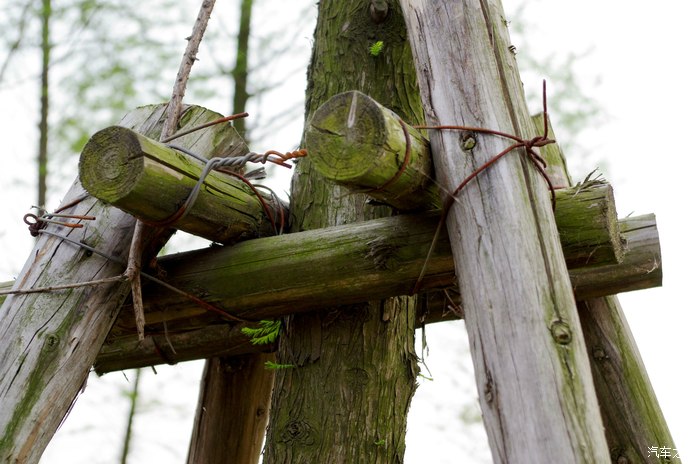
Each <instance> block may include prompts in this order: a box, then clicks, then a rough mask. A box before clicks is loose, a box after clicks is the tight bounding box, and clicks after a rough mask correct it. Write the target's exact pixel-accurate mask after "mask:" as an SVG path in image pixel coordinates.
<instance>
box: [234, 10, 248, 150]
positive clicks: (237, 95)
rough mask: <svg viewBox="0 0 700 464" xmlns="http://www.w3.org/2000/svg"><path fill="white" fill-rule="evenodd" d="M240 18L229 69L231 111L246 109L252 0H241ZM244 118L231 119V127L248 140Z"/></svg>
mask: <svg viewBox="0 0 700 464" xmlns="http://www.w3.org/2000/svg"><path fill="white" fill-rule="evenodd" d="M239 11H240V20H239V22H238V44H237V45H236V65H235V66H234V67H233V70H232V71H231V77H233V113H232V114H238V113H242V112H244V111H245V110H246V108H245V107H246V103H248V97H249V96H250V95H248V91H247V87H248V49H249V47H248V39H250V20H251V17H252V13H253V0H241V8H240V10H239ZM245 126H246V121H245V118H241V119H237V120H235V121H233V127H234V128H235V129H236V130H237V131H238V133H239V134H240V135H241V137H243V139H244V140H245V141H246V142H248V141H249V140H248V137H246V134H245Z"/></svg>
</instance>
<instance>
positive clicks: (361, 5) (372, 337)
mask: <svg viewBox="0 0 700 464" xmlns="http://www.w3.org/2000/svg"><path fill="white" fill-rule="evenodd" d="M387 3H388V7H389V11H388V15H381V14H376V12H375V14H372V13H371V9H370V4H369V2H367V1H366V0H365V1H363V0H352V1H347V2H332V1H321V2H320V3H319V15H318V23H317V26H316V32H315V35H314V51H313V54H312V59H311V64H310V68H309V83H308V88H307V102H306V113H307V119H308V118H309V117H310V115H311V114H312V113H313V112H314V111H315V109H316V108H318V107H319V106H320V104H321V103H323V102H324V101H325V100H327V99H328V98H330V97H331V96H333V95H335V94H337V93H339V92H343V91H347V90H353V89H358V90H360V91H362V92H364V93H366V94H368V95H370V96H372V97H373V98H374V99H376V100H378V101H380V102H381V103H382V104H383V105H385V106H387V107H389V108H390V109H392V110H393V111H395V112H397V113H398V114H399V115H401V116H402V117H403V118H405V119H406V120H409V121H420V120H421V119H422V110H421V108H420V102H419V98H418V95H417V92H416V91H417V88H416V82H415V73H414V70H413V67H412V65H411V60H410V49H409V48H408V44H407V42H406V40H405V28H404V24H403V18H402V17H401V12H400V9H399V7H398V4H397V2H394V1H390V2H387ZM375 21H376V22H375ZM379 40H381V41H383V42H384V51H383V52H382V53H381V54H380V55H379V56H373V55H371V54H370V53H369V47H370V46H371V45H372V44H374V43H376V42H377V41H379ZM365 200H366V197H365V196H363V195H350V194H349V192H347V191H346V190H345V189H343V188H340V187H337V186H334V185H330V184H329V183H328V182H327V181H325V180H323V179H322V178H321V177H320V176H319V175H318V173H316V172H315V170H314V169H313V168H312V167H311V166H310V164H309V163H308V162H305V161H301V162H300V163H299V164H298V165H297V170H296V172H295V176H294V179H293V184H292V205H291V211H292V212H291V214H292V227H293V230H295V231H300V230H307V229H313V228H320V227H328V226H331V225H337V224H342V223H348V222H354V221H358V220H365V219H369V218H372V217H377V216H378V215H381V214H383V215H386V214H389V213H390V211H388V210H387V209H384V208H382V209H381V210H380V209H378V207H372V206H368V205H366V201H365ZM280 278H282V279H283V278H284V276H280ZM414 322H415V301H414V300H413V299H410V298H394V299H390V300H385V301H382V302H371V303H362V304H358V305H357V306H356V307H355V308H353V309H350V308H342V309H339V310H337V311H332V310H330V311H324V312H321V313H310V314H305V315H295V316H292V317H289V318H287V319H286V323H285V326H286V330H285V331H284V333H283V334H282V336H281V338H280V348H279V352H278V362H279V363H280V364H288V365H293V366H294V367H292V368H288V369H280V370H278V371H277V372H276V377H275V388H274V392H273V399H272V412H271V417H270V425H269V429H268V434H267V441H266V446H265V454H264V462H266V463H307V462H365V463H384V462H386V463H388V462H391V463H396V462H401V461H402V460H403V453H404V448H405V441H404V440H405V431H406V413H407V411H408V407H409V404H410V400H411V397H412V396H413V393H414V390H415V379H416V375H417V371H418V369H417V365H416V356H415V353H414V349H413V340H414V339H413V332H414Z"/></svg>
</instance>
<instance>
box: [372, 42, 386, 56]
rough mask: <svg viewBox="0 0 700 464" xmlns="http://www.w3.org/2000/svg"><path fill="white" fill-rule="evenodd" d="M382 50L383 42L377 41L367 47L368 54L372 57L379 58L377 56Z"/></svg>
mask: <svg viewBox="0 0 700 464" xmlns="http://www.w3.org/2000/svg"><path fill="white" fill-rule="evenodd" d="M382 50H384V42H383V41H381V40H377V41H376V42H374V43H373V44H372V45H370V47H369V54H370V55H372V56H379V54H380V53H381V52H382Z"/></svg>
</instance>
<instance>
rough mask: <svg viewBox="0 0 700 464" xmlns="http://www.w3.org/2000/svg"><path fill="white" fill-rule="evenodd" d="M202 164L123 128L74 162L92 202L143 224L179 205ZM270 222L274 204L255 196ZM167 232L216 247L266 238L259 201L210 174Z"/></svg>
mask: <svg viewBox="0 0 700 464" xmlns="http://www.w3.org/2000/svg"><path fill="white" fill-rule="evenodd" d="M203 167H204V163H203V162H202V161H199V160H197V159H195V158H193V157H191V156H189V155H186V154H184V153H182V152H180V151H178V150H174V149H172V148H170V147H168V146H166V145H164V144H162V143H160V142H156V141H154V140H152V139H149V138H147V137H145V136H143V135H140V134H138V133H136V132H134V131H131V130H129V129H126V128H123V127H117V126H113V127H108V128H106V129H103V130H101V131H99V132H97V133H96V134H94V135H93V136H92V137H91V138H90V141H89V142H88V143H87V145H86V146H85V148H84V149H83V152H82V154H81V156H80V181H81V182H82V184H83V186H84V187H85V189H86V190H87V191H88V192H90V194H91V195H94V196H95V197H96V198H99V199H100V200H102V201H104V202H106V203H109V204H111V205H114V206H116V207H118V208H119V209H121V210H123V211H125V212H127V213H129V214H131V215H133V216H135V217H137V218H139V219H141V220H143V221H145V222H146V223H149V222H151V223H153V222H158V221H163V220H166V219H167V218H169V217H171V216H172V215H173V214H175V213H176V212H177V211H178V209H179V208H180V207H181V205H182V204H183V203H184V202H185V200H186V199H187V197H188V195H189V194H190V191H191V190H192V188H193V187H194V186H195V184H196V183H197V180H198V179H199V177H200V174H201V172H202V168H203ZM261 195H263V197H264V199H265V200H266V203H267V205H268V208H270V209H271V210H272V211H271V212H272V217H273V218H278V217H279V211H278V210H277V209H276V208H279V207H281V205H280V204H279V202H276V201H270V200H271V199H270V197H269V195H267V194H266V193H261ZM172 227H175V228H177V229H180V230H183V231H185V232H189V233H191V234H194V235H198V236H200V237H204V238H207V239H209V240H213V241H216V242H220V243H233V242H236V241H239V240H243V239H249V238H255V237H260V236H266V235H271V234H273V233H274V226H273V224H271V222H270V220H269V219H268V217H267V215H266V213H265V209H264V208H263V206H262V204H261V201H260V199H259V198H258V196H257V195H256V194H255V192H253V190H252V189H251V187H250V186H248V185H247V184H246V183H245V182H244V181H242V180H241V179H239V178H237V177H234V176H231V175H228V174H224V173H221V172H217V171H214V172H211V173H210V174H209V175H208V176H207V178H206V180H205V182H204V184H203V185H202V187H201V188H200V191H199V195H198V196H197V199H196V201H195V202H194V204H193V206H192V209H191V210H190V211H189V212H188V213H187V214H186V215H184V216H183V217H182V218H180V219H179V220H177V221H176V222H175V223H174V224H172Z"/></svg>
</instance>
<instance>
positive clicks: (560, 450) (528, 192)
mask: <svg viewBox="0 0 700 464" xmlns="http://www.w3.org/2000/svg"><path fill="white" fill-rule="evenodd" d="M401 4H402V7H403V10H404V15H405V17H406V22H407V25H408V31H409V39H410V41H411V46H412V49H413V56H414V61H415V65H416V70H417V74H418V76H419V85H420V88H421V96H422V97H423V104H424V108H425V112H426V120H427V123H428V124H456V125H468V126H477V127H487V128H492V129H496V130H500V131H503V132H508V133H515V134H516V135H520V136H523V137H526V138H529V137H533V136H535V131H534V127H533V125H532V122H531V121H530V118H529V116H528V114H527V110H526V105H525V101H524V96H523V91H522V86H521V84H520V81H519V76H518V73H517V67H516V64H515V61H514V57H513V56H512V53H511V52H510V51H509V49H508V47H509V45H510V40H509V38H508V33H507V30H506V23H505V21H504V20H503V18H504V17H505V15H504V13H503V11H502V7H501V5H500V2H498V1H492V2H478V1H476V0H474V1H471V0H467V1H464V0H462V1H459V0H440V1H438V0H435V1H431V2H425V1H420V0H402V1H401ZM430 141H431V149H432V152H433V163H434V165H435V169H436V174H437V180H438V182H439V183H440V184H441V185H443V186H444V187H445V188H447V189H448V190H453V189H454V188H456V187H457V185H459V184H460V183H461V182H462V180H463V179H465V178H466V177H467V176H468V175H469V174H470V173H471V172H473V171H474V170H475V169H476V168H477V167H478V166H481V165H482V164H484V163H485V162H486V161H487V160H489V159H490V158H491V157H493V156H494V155H496V154H497V153H500V152H501V151H502V150H504V149H505V148H506V147H507V146H508V145H509V141H505V140H503V139H501V138H498V137H494V136H489V135H476V137H475V141H476V144H475V145H474V146H473V147H472V148H471V149H469V147H468V146H465V145H464V144H461V143H460V134H459V133H456V132H454V131H444V132H443V131H434V132H432V133H431V134H430ZM465 148H467V149H466V150H465ZM447 227H448V233H449V236H450V243H451V245H452V250H453V254H454V258H455V268H456V274H457V277H458V280H459V289H460V293H461V295H462V307H463V309H464V313H465V321H466V326H467V330H468V332H469V340H470V344H471V352H472V359H473V361H474V365H475V374H476V377H477V386H478V390H479V399H480V404H481V410H482V414H483V419H484V425H485V427H486V432H487V435H488V437H489V443H490V445H491V450H492V455H493V459H494V461H495V462H497V463H530V462H568V463H589V462H596V463H604V462H610V458H609V455H608V453H607V451H606V449H605V447H606V442H605V435H604V431H603V424H602V419H601V416H600V411H599V409H598V407H597V399H596V395H595V389H594V385H593V379H592V374H591V368H590V365H589V363H588V360H587V355H586V347H585V344H584V340H583V334H582V330H581V326H580V322H579V320H578V314H577V312H576V305H575V302H574V297H573V293H572V290H571V283H570V281H569V278H568V274H567V271H566V266H565V262H564V257H563V253H562V251H561V245H560V244H559V240H558V234H557V232H556V227H555V223H554V214H553V213H552V208H551V203H550V200H549V195H548V192H547V189H546V185H545V183H544V181H543V179H542V178H541V176H540V175H539V174H538V172H537V171H536V170H535V169H534V168H533V167H532V166H531V165H530V161H529V160H527V159H526V158H525V157H524V156H523V154H522V153H520V152H516V153H513V154H510V155H509V156H506V157H505V158H503V159H502V160H500V161H499V162H498V163H496V164H495V165H493V166H492V167H491V168H490V169H489V170H488V171H486V172H484V173H483V174H482V175H480V176H479V177H478V178H477V179H476V181H475V182H473V183H472V184H471V185H469V186H468V187H467V188H466V189H465V190H464V191H463V192H462V194H461V195H460V198H459V201H457V202H455V204H454V206H453V208H452V211H451V213H450V214H449V216H448V220H447Z"/></svg>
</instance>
